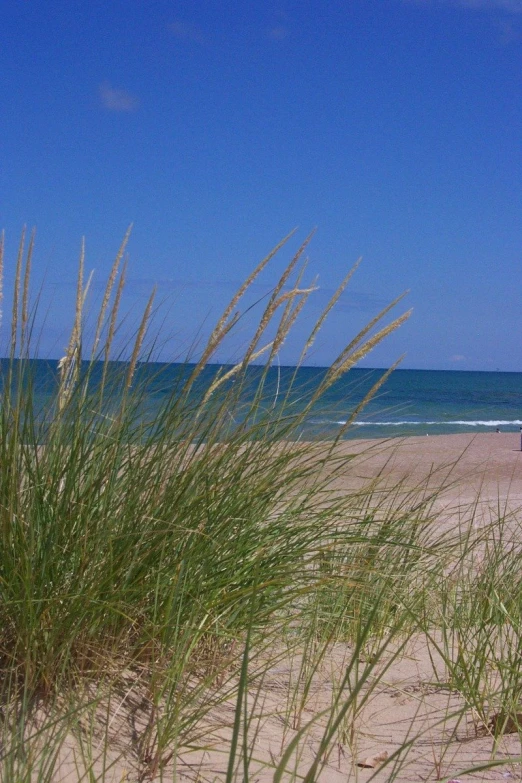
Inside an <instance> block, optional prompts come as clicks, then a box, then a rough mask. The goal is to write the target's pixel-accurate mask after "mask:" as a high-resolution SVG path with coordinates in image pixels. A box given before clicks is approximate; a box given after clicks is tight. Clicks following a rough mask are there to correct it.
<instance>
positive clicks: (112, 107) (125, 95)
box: [99, 82, 140, 112]
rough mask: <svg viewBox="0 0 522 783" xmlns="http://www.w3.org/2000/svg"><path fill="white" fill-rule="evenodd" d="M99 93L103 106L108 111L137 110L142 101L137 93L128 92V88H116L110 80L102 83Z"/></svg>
mask: <svg viewBox="0 0 522 783" xmlns="http://www.w3.org/2000/svg"><path fill="white" fill-rule="evenodd" d="M99 95H100V100H101V102H102V105H103V107H104V108H105V109H107V110H108V111H116V112H129V111H135V110H136V109H137V108H138V106H139V103H140V102H139V100H138V98H137V97H136V95H133V94H132V93H130V92H127V90H119V89H116V88H115V87H112V86H111V85H110V84H109V82H103V83H102V84H100V87H99Z"/></svg>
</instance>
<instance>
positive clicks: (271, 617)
mask: <svg viewBox="0 0 522 783" xmlns="http://www.w3.org/2000/svg"><path fill="white" fill-rule="evenodd" d="M127 239H128V237H127V236H126V237H125V240H124V242H123V244H122V246H121V248H120V250H119V252H118V255H117V257H116V260H115V263H114V266H113V268H112V271H111V273H110V276H109V279H108V282H107V286H106V289H105V293H104V295H103V297H102V298H101V301H100V305H99V309H98V311H97V312H95V313H93V312H92V311H91V310H90V308H89V307H88V306H87V302H88V289H89V282H90V278H89V279H88V280H87V282H85V280H84V277H85V275H84V253H83V250H82V252H81V256H80V262H79V274H78V286H77V296H76V315H75V319H74V323H73V324H72V328H71V333H70V339H69V343H68V346H67V349H66V351H65V354H64V356H63V358H62V359H61V361H60V363H59V367H58V369H57V374H56V383H55V386H54V391H53V393H52V394H51V395H50V397H49V399H48V400H47V402H46V405H45V408H44V409H41V407H39V403H38V402H37V400H39V399H40V397H38V394H37V389H36V380H35V377H34V369H33V368H34V362H33V359H34V358H35V354H36V347H37V343H38V340H37V339H36V335H35V318H36V312H37V306H38V301H39V297H36V298H33V297H32V296H31V291H30V272H31V260H32V254H33V238H31V239H30V240H29V242H28V243H27V249H26V247H25V245H26V242H25V240H24V237H22V240H21V243H20V248H19V253H18V256H17V258H16V260H15V262H14V263H15V285H14V294H13V301H12V306H11V313H10V320H11V322H10V324H8V323H7V321H8V318H7V317H6V310H7V307H4V308H3V309H4V320H3V324H2V330H3V332H4V334H7V335H8V347H7V351H6V353H7V359H6V360H5V361H4V363H3V367H4V371H3V377H2V406H1V409H0V595H1V601H0V779H1V780H2V782H3V783H22V782H24V783H25V782H27V783H29V781H38V783H40V782H41V783H44V781H57V780H69V781H76V780H85V781H89V782H91V781H113V780H114V781H123V780H128V781H146V780H166V781H167V780H169V781H174V780H200V781H227V782H229V781H230V782H231V781H248V780H251V781H265V780H267V781H268V780H270V781H274V783H277V782H278V781H293V780H295V781H298V780H303V781H307V782H308V783H311V781H316V780H324V781H334V780H347V779H351V780H358V779H360V780H364V781H367V780H372V779H376V780H394V779H396V780H405V779H418V780H420V779H432V780H435V779H439V780H447V779H449V777H450V776H451V777H455V776H456V775H457V774H458V773H459V770H460V771H461V772H462V770H463V769H464V768H465V767H466V765H467V766H468V767H469V768H472V767H474V768H477V769H478V767H482V768H483V769H485V770H488V769H490V768H493V767H496V766H498V765H500V764H503V765H505V764H507V763H509V766H507V767H503V769H507V770H508V771H510V774H512V775H513V776H514V775H515V772H514V770H516V763H517V762H518V759H517V756H518V754H519V753H520V750H519V749H518V750H517V749H516V746H510V747H509V748H508V750H507V751H506V749H505V747H504V745H503V744H502V743H503V741H504V740H505V739H506V737H509V739H510V741H511V740H513V738H515V739H516V740H517V741H518V737H519V734H520V730H521V728H522V715H521V714H520V710H521V709H522V708H520V706H519V704H520V695H521V689H522V658H521V654H520V650H521V645H522V638H521V633H522V614H521V612H522V580H521V576H520V574H521V571H520V545H519V543H518V541H519V540H520V535H519V533H520V530H519V526H520V522H519V518H518V517H517V515H516V513H512V512H511V511H509V512H508V510H507V508H504V507H503V506H502V505H501V504H500V503H499V505H498V508H497V510H496V512H495V513H491V514H490V515H489V517H487V518H486V517H485V515H484V514H482V513H481V509H480V507H479V505H478V504H475V505H471V506H469V507H466V508H464V507H459V508H458V509H456V508H452V510H451V520H452V522H451V524H449V523H448V518H449V517H448V514H449V512H448V511H447V509H446V510H445V511H444V512H443V511H442V510H441V508H442V506H441V505H440V504H438V503H437V500H438V499H439V498H440V497H441V495H442V493H444V492H445V491H446V489H447V487H448V484H450V483H451V471H448V470H446V471H441V473H440V480H439V479H438V477H437V475H435V476H434V475H433V474H432V475H430V476H429V477H427V479H426V481H421V482H417V483H416V484H415V485H414V486H411V485H410V484H408V482H404V481H397V482H395V483H394V482H387V483H383V481H382V480H381V479H382V477H380V476H379V475H375V476H370V477H368V478H367V479H366V480H365V481H358V482H356V483H350V477H351V476H353V475H354V471H355V473H357V467H356V466H357V465H360V462H361V459H364V457H365V455H366V454H367V450H369V449H370V448H371V449H373V450H375V449H381V450H388V451H390V453H391V451H392V448H394V446H393V444H392V445H390V444H389V443H379V444H377V445H375V444H374V445H373V446H371V447H370V445H369V446H368V447H367V449H365V450H363V451H361V450H359V451H358V452H357V454H354V453H353V449H351V448H350V449H347V448H346V444H345V443H344V442H343V440H342V436H343V431H341V432H340V434H339V437H338V438H337V439H336V440H334V441H330V442H323V443H317V442H304V441H303V440H302V439H301V438H300V437H299V432H300V427H301V425H302V422H303V419H304V418H305V417H306V416H307V415H308V413H309V411H310V410H311V408H312V406H313V405H314V404H316V402H317V400H318V399H319V398H320V396H321V395H323V394H324V393H325V392H326V391H327V390H328V388H330V386H331V385H332V384H333V383H335V381H336V380H338V379H339V377H341V376H342V375H343V374H345V373H347V372H349V370H350V368H351V367H353V366H354V365H355V364H356V363H357V362H358V361H360V360H361V359H362V358H363V357H364V356H365V355H367V353H368V352H369V351H371V349H372V348H373V347H374V346H375V345H377V344H378V343H379V342H380V341H381V340H383V339H385V338H386V336H387V335H388V334H390V333H391V332H392V331H394V330H395V329H396V328H398V327H399V326H400V325H401V324H402V323H403V321H404V320H405V319H406V318H407V317H408V313H407V312H406V313H403V314H400V315H398V316H396V317H394V316H393V315H390V314H391V312H392V310H393V309H394V308H395V307H396V306H397V304H398V302H399V300H395V301H393V302H392V303H391V304H390V306H389V307H387V308H386V309H385V310H383V311H382V312H381V313H379V314H377V315H376V317H375V318H374V319H372V321H371V322H370V323H369V324H368V326H367V327H366V328H365V329H363V330H362V331H361V332H360V333H359V334H358V335H356V336H355V337H354V339H353V340H351V341H350V342H348V343H347V344H346V346H343V347H342V349H341V350H340V352H339V355H338V357H337V359H336V360H335V361H334V362H333V363H332V365H331V367H330V368H329V369H328V371H327V372H326V373H325V375H324V380H323V382H322V383H321V385H320V386H319V388H314V389H311V390H310V392H309V397H308V398H307V399H306V400H305V401H304V403H303V401H302V400H301V404H300V406H299V407H298V408H296V407H295V406H293V404H292V399H291V397H290V396H289V397H288V400H285V399H277V405H275V404H274V405H267V404H266V389H265V385H266V379H267V373H268V369H269V368H270V367H271V366H272V365H273V364H274V361H275V359H276V357H277V356H278V353H279V351H280V349H281V346H282V345H283V343H284V341H285V339H286V337H287V335H288V334H289V332H290V330H291V329H292V327H293V325H294V323H295V322H296V319H297V318H298V317H299V316H300V315H301V313H302V311H303V310H304V312H306V308H305V306H306V303H307V300H308V299H309V297H310V296H313V290H314V287H313V286H308V285H304V284H303V279H304V278H303V273H304V266H303V263H302V262H303V258H304V251H305V249H306V246H307V243H308V239H307V240H306V241H305V242H304V243H303V245H302V247H301V248H300V249H299V251H298V252H297V253H296V255H295V256H294V257H293V258H292V259H291V261H290V262H289V264H288V265H287V266H286V268H285V270H284V272H283V274H282V275H281V277H280V280H279V282H278V283H277V285H276V286H275V287H274V289H273V290H272V292H271V294H270V295H269V297H268V298H267V299H266V300H265V301H264V302H263V303H262V304H261V310H260V313H259V318H258V321H257V324H256V325H255V327H254V329H253V331H252V334H251V337H250V339H249V340H248V341H247V342H246V344H245V350H244V354H243V356H242V358H241V360H240V361H239V362H238V363H237V364H236V365H235V366H234V367H232V368H230V369H228V370H226V371H223V372H222V374H219V373H217V374H214V375H213V377H212V381H211V382H209V383H208V384H207V385H206V386H204V385H202V377H203V373H204V370H205V368H206V367H207V366H208V364H209V363H210V362H212V360H213V359H214V358H215V356H216V353H218V352H219V350H220V348H221V346H222V345H223V343H224V341H226V339H227V337H228V336H229V335H230V334H231V333H232V332H233V330H234V329H235V328H237V324H238V323H240V320H241V315H240V308H241V304H242V301H243V297H244V295H245V293H246V292H247V291H248V289H249V287H250V286H251V285H252V283H254V281H255V280H256V279H257V276H258V275H259V274H260V273H261V272H262V270H263V269H264V268H265V267H266V266H267V265H268V264H269V263H270V262H271V261H272V259H273V257H274V256H275V254H276V253H278V252H281V251H283V252H284V248H283V245H284V244H285V242H284V241H283V242H282V243H281V244H280V245H279V246H278V247H276V248H275V249H274V251H272V252H271V253H270V254H269V255H268V256H267V257H266V258H265V259H264V260H263V261H262V262H261V263H260V264H259V266H258V267H257V269H255V270H254V272H253V273H252V274H251V275H250V276H249V277H248V279H247V280H246V281H245V283H244V285H243V286H242V287H241V288H240V290H239V291H238V292H237V294H236V295H235V296H234V297H233V298H232V300H231V301H230V304H229V305H228V307H227V308H226V309H225V311H224V313H223V315H222V317H221V318H220V319H219V320H218V322H217V324H216V326H215V328H214V330H213V331H212V333H211V335H210V337H209V339H208V341H207V342H206V344H205V345H204V346H200V347H199V350H198V352H197V355H195V356H189V357H187V364H186V367H185V368H184V370H183V372H180V374H179V381H178V382H177V383H176V384H174V385H173V387H172V388H171V389H170V391H169V393H168V394H165V395H163V397H162V399H161V403H158V404H157V405H155V406H154V408H153V409H151V408H150V406H148V402H147V400H148V397H147V395H148V391H149V384H150V383H152V382H153V381H156V380H157V379H156V378H152V376H150V375H148V376H147V375H144V374H142V373H140V372H139V369H140V364H141V363H142V362H143V361H147V360H148V359H150V358H151V357H152V356H153V354H154V345H155V340H156V339H157V335H154V334H152V335H151V333H150V330H149V322H150V319H151V315H152V313H153V310H154V295H153V294H151V297H150V299H149V301H148V303H147V305H146V308H145V311H144V313H143V317H142V319H141V322H140V323H139V324H138V325H137V327H136V329H135V334H134V336H133V338H132V340H131V341H127V343H126V347H125V350H122V349H120V348H118V349H116V347H115V346H116V345H121V341H119V336H120V335H121V333H122V322H123V321H122V317H121V313H122V312H123V309H122V308H123V304H122V302H123V295H124V285H125V273H126V262H125V260H124V253H125V246H126V242H127ZM0 252H1V257H2V264H3V245H2V251H0ZM352 271H353V270H352ZM351 275H352V272H350V273H349V274H348V275H347V277H346V278H345V280H343V281H342V282H341V284H340V286H339V288H338V290H337V292H336V293H335V295H334V296H333V297H332V299H331V301H330V302H329V304H328V306H327V307H326V309H325V310H324V312H323V313H322V314H321V315H320V317H319V319H318V320H317V321H316V322H315V324H314V325H313V326H311V328H310V330H309V336H308V338H307V339H306V341H305V343H304V345H303V350H302V354H301V359H300V363H301V364H302V363H303V362H306V358H307V355H308V353H309V351H310V349H311V348H312V346H313V344H314V341H315V339H316V337H317V334H318V333H319V330H320V329H321V326H322V325H323V323H324V320H325V319H326V318H327V317H328V314H329V312H330V311H331V309H332V308H333V307H335V305H336V302H337V300H338V298H339V296H340V295H341V293H342V291H343V290H344V288H345V286H346V285H347V284H348V282H349V280H350V278H351ZM399 299H400V298H399ZM390 319H391V320H390ZM252 364H256V365H258V366H259V368H260V369H259V372H258V374H257V376H256V378H257V380H256V388H255V389H254V390H252V389H251V388H248V394H246V391H247V385H248V384H251V375H249V374H248V373H247V369H248V368H249V367H250V366H251V365H252ZM159 372H161V370H159ZM385 377H386V374H384V375H383V376H382V377H381V378H380V379H379V380H378V381H377V382H376V383H375V385H374V387H373V389H372V390H371V392H370V395H371V394H374V393H375V392H376V391H377V390H378V388H379V386H380V384H381V383H382V382H383V381H384V379H385ZM232 381H233V382H232ZM370 395H369V396H370ZM245 400H247V401H248V402H247V404H245ZM358 412H359V411H358V410H357V411H355V412H354V414H353V415H354V416H355V415H357V413H358ZM349 425H350V423H349V422H348V424H347V425H346V427H349ZM421 647H422V649H423V650H425V657H424V659H423V660H424V661H425V662H426V666H427V668H426V671H425V673H424V675H423V678H421V679H420V680H419V683H418V685H417V686H415V687H417V688H418V689H417V691H416V694H417V695H416V699H417V700H416V702H415V705H416V706H415V709H414V714H412V715H410V718H411V720H410V722H409V723H408V727H407V729H405V730H404V731H403V733H402V734H401V736H400V739H399V740H397V741H396V742H395V744H392V745H388V746H387V747H386V748H385V747H384V746H383V747H380V746H379V747H377V748H375V747H374V745H375V742H373V744H372V739H371V737H370V734H369V733H368V732H367V731H366V730H365V726H366V723H365V721H366V717H365V716H367V714H368V710H370V711H371V709H372V704H374V703H376V704H378V703H379V699H381V700H382V699H383V698H384V696H386V698H389V699H392V698H395V699H397V700H400V699H401V698H402V696H404V694H408V693H410V691H408V689H407V687H406V686H405V685H404V677H402V675H401V677H402V679H401V677H399V676H398V675H396V674H394V672H396V670H397V671H398V669H397V667H399V669H400V667H401V666H402V667H403V668H404V667H406V669H405V670H407V669H408V667H409V666H410V667H411V666H412V665H413V664H411V663H409V662H411V661H412V660H413V656H414V651H415V650H416V649H419V648H421ZM401 671H402V670H401ZM408 687H409V686H408ZM412 687H413V686H412ZM428 696H433V698H434V700H435V701H436V707H437V710H438V711H435V710H434V712H433V716H434V717H433V719H432V720H431V722H430V720H428V722H426V720H427V719H426V714H425V713H426V703H427V702H426V700H425V697H426V698H428ZM428 701H429V699H428ZM415 710H416V711H415ZM464 735H465V736H466V737H469V736H475V737H478V736H482V738H483V740H482V741H483V742H485V743H486V745H484V748H486V750H484V748H483V757H481V759H480V761H479V762H478V761H476V759H472V760H471V761H469V763H468V762H467V761H466V759H464V760H463V758H462V757H460V756H459V757H458V758H457V754H456V751H455V738H456V737H460V738H462V737H463V736H464ZM461 746H462V747H463V748H465V743H464V742H461ZM466 747H467V746H466ZM481 747H482V746H481ZM419 748H422V753H420V751H419ZM426 748H428V751H427V750H426ZM481 752H482V751H481ZM419 754H420V755H419ZM484 754H485V755H484ZM421 757H422V759H423V761H419V759H420V758H421ZM426 758H427V759H428V760H427V761H426ZM466 758H467V757H466ZM366 761H367V762H368V763H365V762H366ZM359 765H362V766H359ZM415 765H417V766H415ZM419 765H421V766H420V767H419ZM418 769H421V771H422V775H423V776H424V777H420V774H421V772H416V771H415V770H418ZM410 770H413V772H411V774H412V775H413V778H408V777H407V775H408V774H410V772H409V771H410ZM470 774H471V773H470ZM473 774H474V775H475V776H477V775H478V774H479V773H478V772H475V773H473ZM415 775H417V777H415ZM336 776H337V777H336ZM471 779H479V778H477V777H475V778H473V777H472V778H471Z"/></svg>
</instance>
